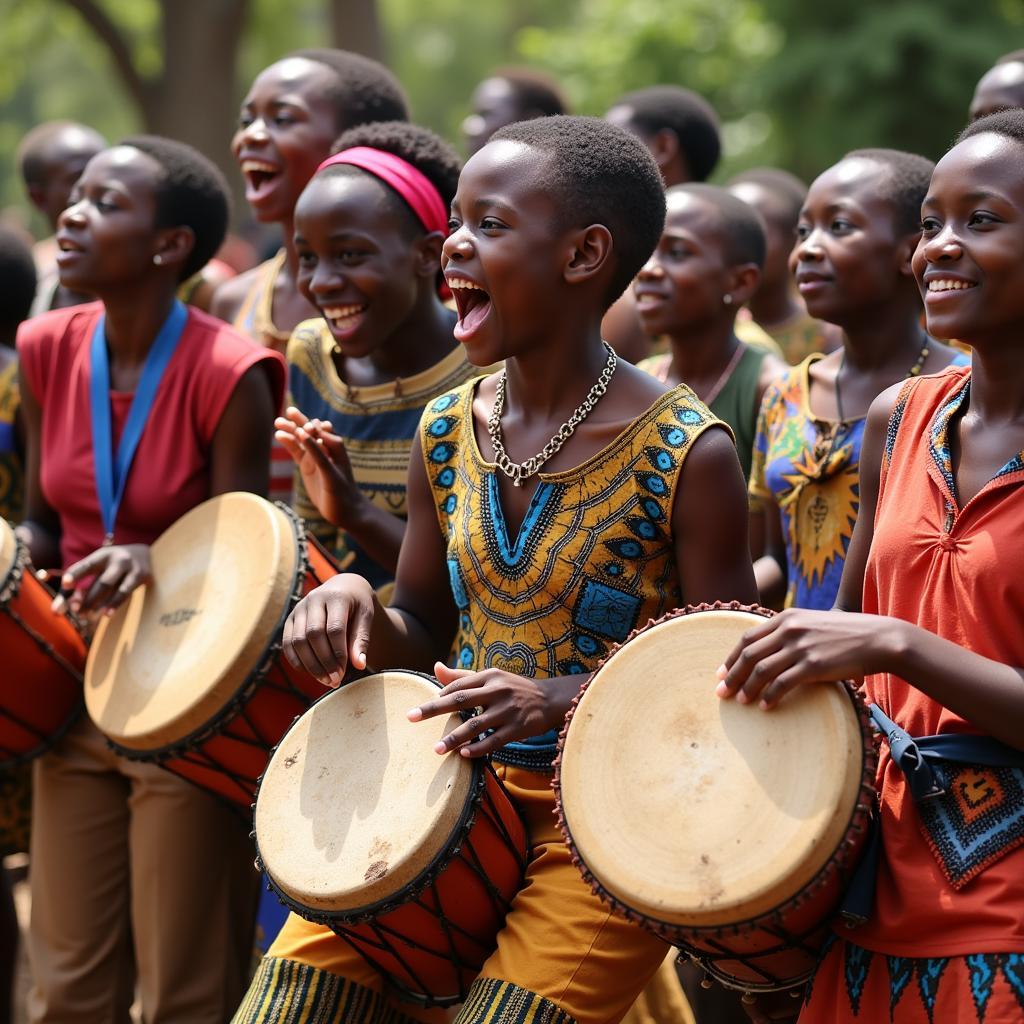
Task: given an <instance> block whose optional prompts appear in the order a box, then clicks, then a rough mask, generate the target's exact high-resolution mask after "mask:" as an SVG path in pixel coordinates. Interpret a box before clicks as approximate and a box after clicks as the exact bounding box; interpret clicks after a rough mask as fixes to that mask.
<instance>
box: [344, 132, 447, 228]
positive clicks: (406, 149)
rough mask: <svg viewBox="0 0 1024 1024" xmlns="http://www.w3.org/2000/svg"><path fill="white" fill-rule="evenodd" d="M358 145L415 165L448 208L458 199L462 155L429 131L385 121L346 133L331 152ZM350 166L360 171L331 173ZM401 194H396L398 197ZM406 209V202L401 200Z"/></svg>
mask: <svg viewBox="0 0 1024 1024" xmlns="http://www.w3.org/2000/svg"><path fill="white" fill-rule="evenodd" d="M356 146H370V147H371V148H373V149H381V150H384V151H385V152H386V153H393V154H394V155H395V156H399V157H401V158H402V159H403V160H404V161H405V162H406V163H409V164H412V166H413V167H415V168H416V169H417V170H418V171H419V172H420V173H421V174H422V175H423V176H424V177H425V178H426V179H427V180H428V181H429V182H430V183H431V184H432V185H433V186H434V188H436V189H437V191H438V194H439V195H440V196H441V200H442V202H443V203H444V205H445V209H448V207H450V206H451V205H452V199H454V198H455V191H456V189H457V188H458V185H459V173H460V172H461V171H462V161H461V160H460V159H459V155H458V154H457V153H456V152H455V150H454V149H452V147H451V146H449V145H448V143H447V142H445V141H444V139H442V138H441V137H440V136H439V135H436V134H435V133H434V132H432V131H431V130H430V129H429V128H423V127H421V126H420V125H418V124H410V123H409V122H408V121H381V122H379V123H376V124H363V125H359V126H358V127H356V128H350V129H349V130H348V131H347V132H343V133H342V134H341V135H339V136H338V138H337V139H336V140H335V141H334V144H333V145H332V146H331V153H332V154H333V153H340V152H341V151H342V150H345V149H353V148H354V147H356ZM346 167H348V169H349V170H350V171H352V172H355V173H362V172H359V171H358V169H357V168H355V167H351V165H346V164H337V165H335V166H334V167H331V168H330V169H329V173H341V172H342V171H343V170H344V169H345V168H346ZM397 195H398V193H397V192H396V193H395V196H396V197H397ZM399 201H400V202H401V203H402V205H403V206H406V204H405V201H404V200H399Z"/></svg>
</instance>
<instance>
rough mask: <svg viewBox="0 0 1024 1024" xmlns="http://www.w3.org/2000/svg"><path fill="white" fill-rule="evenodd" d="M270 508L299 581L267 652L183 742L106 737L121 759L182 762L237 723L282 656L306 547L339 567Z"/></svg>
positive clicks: (293, 516) (295, 521) (288, 513)
mask: <svg viewBox="0 0 1024 1024" xmlns="http://www.w3.org/2000/svg"><path fill="white" fill-rule="evenodd" d="M257 497H259V495H257ZM264 500H265V499H264ZM268 504H271V505H273V506H274V507H275V508H277V509H279V510H280V511H281V512H283V513H284V514H285V517H286V518H287V519H288V522H289V524H290V525H291V527H292V539H293V541H294V544H295V578H294V580H293V581H292V588H291V591H290V593H289V595H288V597H287V598H286V600H285V601H284V603H283V605H282V609H281V614H280V616H279V618H278V621H277V623H276V624H275V626H274V629H273V631H272V632H271V633H270V635H269V638H268V640H267V643H266V644H265V645H264V647H263V650H262V651H261V652H260V656H259V659H258V660H257V661H256V664H255V665H254V666H253V667H252V669H250V671H249V672H248V673H247V674H246V675H245V676H244V678H243V679H242V681H241V683H239V684H238V687H237V689H236V690H235V692H234V693H233V694H232V695H231V697H230V699H229V700H227V701H225V702H224V704H223V705H222V706H221V708H220V709H219V710H218V711H217V713H216V714H215V715H213V717H211V718H209V719H207V720H206V721H205V722H203V724H202V725H200V726H197V727H196V728H195V729H193V730H192V731H191V732H189V733H186V734H185V735H184V736H182V737H180V738H179V739H176V740H173V741H172V742H170V743H164V744H162V745H161V746H157V747H128V746H125V745H124V744H123V743H119V742H118V741H117V740H115V739H113V738H112V737H110V736H107V735H106V734H105V733H104V736H105V738H106V741H107V745H108V746H109V747H110V748H111V750H113V751H114V752H115V753H116V754H118V755H119V756H121V757H124V758H126V759H127V760H129V761H144V762H149V763H151V764H163V763H164V762H166V761H173V760H175V759H177V758H180V757H181V756H182V755H183V754H187V753H189V752H191V751H193V750H196V749H198V748H199V747H200V746H202V745H203V744H204V743H205V742H206V741H207V740H209V739H212V738H213V737H214V736H216V735H217V734H218V733H219V732H220V730H221V728H222V727H223V726H224V725H225V724H227V723H228V722H230V721H233V720H234V719H235V717H236V716H237V715H238V713H239V712H240V711H241V709H242V708H243V707H244V706H245V704H246V703H247V702H248V700H249V698H250V697H252V695H253V693H255V692H256V689H257V687H258V686H259V684H260V683H261V682H262V681H263V679H264V677H265V676H266V675H267V673H268V672H269V671H270V669H271V668H272V667H273V665H274V663H275V662H276V661H277V657H278V655H279V654H280V653H281V638H280V636H281V632H282V630H283V629H284V624H285V622H287V621H288V616H289V615H291V613H292V611H293V610H294V608H295V606H296V605H297V604H298V603H299V601H301V600H302V591H303V588H304V586H305V580H306V575H307V573H308V572H309V567H310V563H309V557H308V556H307V554H306V545H307V544H308V543H313V544H315V545H316V546H317V548H319V550H320V552H321V553H322V554H323V555H324V556H325V557H326V558H327V559H328V560H329V561H330V562H331V563H332V564H337V562H336V560H335V558H334V557H333V555H331V554H330V552H328V551H327V549H326V548H324V546H323V545H322V544H321V543H320V542H319V541H318V540H317V539H316V538H315V537H314V536H313V535H312V534H311V533H310V532H309V531H308V530H307V529H306V527H305V525H304V523H303V522H302V520H301V519H300V518H299V516H298V514H297V513H296V512H295V511H294V510H293V509H291V508H289V507H288V506H287V505H286V504H285V503H284V502H283V501H273V502H268ZM196 507H198V506H196ZM320 699H321V698H319V697H318V698H317V700H320ZM292 724H294V723H292ZM97 728H98V727H97ZM289 728H291V725H289ZM282 738H283V737H282ZM278 742H280V740H278ZM276 749H277V747H276V746H275V747H274V748H273V750H276ZM271 753H272V752H271ZM261 777H262V776H261ZM207 792H209V790H207ZM243 806H244V805H243Z"/></svg>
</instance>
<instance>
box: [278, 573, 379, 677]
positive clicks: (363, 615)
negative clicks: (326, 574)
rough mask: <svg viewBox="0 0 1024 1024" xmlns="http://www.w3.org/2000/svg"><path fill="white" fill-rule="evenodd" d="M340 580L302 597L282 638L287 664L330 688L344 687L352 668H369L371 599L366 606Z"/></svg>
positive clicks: (290, 616) (338, 578)
mask: <svg viewBox="0 0 1024 1024" xmlns="http://www.w3.org/2000/svg"><path fill="white" fill-rule="evenodd" d="M353 579H354V577H353ZM339 580H340V577H335V578H334V580H332V581H331V582H330V583H327V584H324V586H321V587H318V588H317V589H316V590H314V591H313V592H312V593H311V594H309V595H307V596H306V597H305V598H303V600H301V601H300V602H299V603H298V604H297V605H296V606H295V609H294V610H293V611H292V613H291V615H289V616H288V620H287V621H286V622H285V626H284V632H283V633H282V636H281V646H282V650H283V652H284V656H285V658H286V659H287V660H288V663H289V664H290V665H292V666H293V667H294V668H297V669H300V670H303V671H305V672H308V673H309V674H310V675H312V676H315V677H316V678H317V679H319V680H321V682H324V683H326V684H327V685H330V686H340V685H341V683H342V682H343V680H344V678H345V673H346V671H347V670H348V668H349V666H351V667H353V668H356V669H363V668H365V667H366V661H367V656H368V651H369V647H370V629H371V626H372V624H373V604H372V599H371V601H370V602H369V603H367V602H366V601H365V600H362V599H361V598H360V596H359V595H358V594H357V593H353V592H351V591H350V590H348V589H346V588H345V584H344V583H339V582H338V581H339Z"/></svg>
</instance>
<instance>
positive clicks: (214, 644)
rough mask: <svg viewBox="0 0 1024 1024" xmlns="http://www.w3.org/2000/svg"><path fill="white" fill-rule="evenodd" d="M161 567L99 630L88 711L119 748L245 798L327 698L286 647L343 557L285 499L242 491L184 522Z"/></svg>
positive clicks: (158, 558) (160, 547) (89, 672)
mask: <svg viewBox="0 0 1024 1024" xmlns="http://www.w3.org/2000/svg"><path fill="white" fill-rule="evenodd" d="M152 563H153V583H152V584H150V585H149V586H147V587H140V588H139V589H138V590H136V591H135V592H134V593H133V594H132V595H131V597H130V598H129V599H128V600H127V601H126V602H125V603H124V605H122V606H121V607H120V608H119V609H118V610H117V612H115V614H114V615H113V616H112V617H111V618H109V619H104V620H103V621H102V622H101V623H100V626H99V628H98V629H97V631H96V635H95V637H94V638H93V642H92V646H91V648H90V651H89V659H88V663H87V665H86V672H85V702H86V707H87V709H88V711H89V715H90V716H91V717H92V719H93V721H94V722H95V723H96V725H97V726H98V727H99V729H100V730H101V731H102V732H103V733H105V734H106V736H107V739H108V741H109V742H110V744H111V746H112V747H113V748H114V749H115V750H116V751H117V752H118V753H119V754H122V755H124V756H125V757H130V758H135V759H138V760H144V761H155V762H157V763H159V764H161V765H163V766H164V767H165V768H168V769H170V770H171V771H174V772H176V773H177V774H179V775H181V776H184V777H185V778H187V779H189V780H191V781H192V782H195V783H197V784H198V785H200V786H203V787H204V788H206V789H208V790H211V791H212V792H214V793H217V794H219V795H220V796H223V797H226V798H228V799H229V800H232V801H234V802H236V803H240V804H244V805H245V806H248V805H249V804H251V803H252V801H253V798H254V796H255V793H256V781H257V779H258V778H259V776H260V773H261V772H262V771H263V769H264V768H265V767H266V764H267V759H268V758H269V756H270V751H271V750H272V749H273V747H274V744H275V743H277V741H278V740H279V739H280V738H281V735H282V734H283V733H284V731H285V729H286V728H287V727H288V725H289V724H290V723H291V722H292V720H293V719H294V718H295V716H296V715H299V714H301V713H302V712H303V711H304V710H305V709H306V708H308V707H309V705H310V704H311V703H312V702H313V701H314V700H315V699H316V698H317V697H318V696H320V695H321V694H322V693H323V690H324V688H323V684H322V683H320V682H319V681H318V680H317V679H315V678H314V677H313V676H311V675H309V674H308V673H306V672H303V671H301V670H298V669H294V668H292V666H291V665H289V664H288V662H287V661H286V660H285V658H284V657H283V655H282V654H281V648H280V641H281V633H282V630H283V628H284V623H285V619H286V618H287V617H288V614H289V613H290V612H291V610H292V608H294V607H295V605H296V603H297V602H298V601H299V599H300V598H302V597H303V596H304V595H306V594H307V593H309V591H310V590H312V589H313V588H314V587H316V586H319V585H320V584H321V583H323V582H324V581H325V580H327V579H329V578H330V577H331V576H334V575H335V574H336V572H337V569H336V567H335V564H334V561H333V559H332V558H331V556H330V555H328V554H327V553H326V552H325V551H324V550H323V549H322V548H320V547H319V545H318V544H317V543H316V541H315V540H314V539H313V538H312V537H309V536H308V535H307V534H306V533H305V531H304V530H303V529H302V527H301V525H300V523H299V521H298V519H297V518H296V517H295V516H294V515H293V514H292V513H291V512H290V511H289V510H288V509H286V508H285V506H283V505H272V504H271V503H270V502H268V501H265V500H264V499H263V498H260V497H257V496H256V495H255V494H248V493H242V492H237V493H232V494H222V495H219V496H218V497H215V498H211V499H210V500H209V501H206V502H204V503H203V504H202V505H197V506H196V507H195V508H194V509H192V510H190V511H189V512H187V513H186V514H185V515H184V516H182V517H181V519H179V520H178V521H177V522H176V523H174V524H173V525H172V526H171V527H170V528H168V529H167V530H166V531H165V532H164V533H163V534H162V535H161V536H160V537H159V538H158V539H157V540H156V542H155V543H154V544H153V546H152Z"/></svg>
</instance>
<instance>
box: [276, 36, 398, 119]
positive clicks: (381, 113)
mask: <svg viewBox="0 0 1024 1024" xmlns="http://www.w3.org/2000/svg"><path fill="white" fill-rule="evenodd" d="M288 57H302V58H304V59H305V60H311V61H313V62H315V63H317V64H323V65H324V66H325V67H328V68H330V69H331V71H333V72H334V78H335V82H336V84H335V85H333V86H331V87H329V88H328V89H327V93H326V95H327V98H328V99H329V100H330V101H331V102H332V103H333V104H334V107H335V113H336V115H337V126H338V132H339V133H341V132H343V131H346V130H347V129H349V128H354V127H355V126H356V125H360V124H369V123H370V122H373V121H408V120H409V101H408V100H407V99H406V97H405V92H404V90H403V89H402V87H401V85H399V83H398V79H397V78H396V77H395V76H394V75H393V74H392V73H391V72H390V71H389V70H388V69H387V68H386V67H384V65H383V64H381V63H380V62H379V61H375V60H371V59H370V58H369V57H364V56H363V55H362V54H359V53H351V52H350V51H349V50H332V49H328V48H314V49H305V50H293V51H292V52H291V53H289V54H288ZM286 59H288V58H282V60H286Z"/></svg>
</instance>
